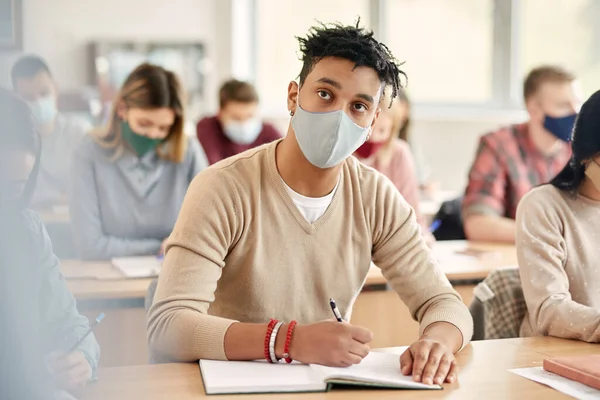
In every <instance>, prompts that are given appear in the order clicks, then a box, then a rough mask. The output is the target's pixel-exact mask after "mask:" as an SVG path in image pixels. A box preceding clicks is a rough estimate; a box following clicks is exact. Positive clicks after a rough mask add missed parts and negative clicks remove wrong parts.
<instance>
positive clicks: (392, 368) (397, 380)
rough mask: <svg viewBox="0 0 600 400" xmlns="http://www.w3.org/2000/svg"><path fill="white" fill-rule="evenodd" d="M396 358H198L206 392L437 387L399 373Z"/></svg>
mask: <svg viewBox="0 0 600 400" xmlns="http://www.w3.org/2000/svg"><path fill="white" fill-rule="evenodd" d="M399 360H400V357H399V356H398V355H396V354H390V353H375V352H371V353H369V355H368V356H367V357H365V358H364V359H363V361H362V362H361V363H360V364H358V365H354V366H351V367H348V368H332V367H324V366H322V365H312V364H311V365H304V364H299V363H292V364H290V365H287V364H283V363H282V364H270V363H267V362H266V361H213V360H200V372H201V373H202V380H203V381H204V389H205V391H206V394H233V393H238V394H241V393H284V392H326V391H329V390H330V389H331V388H332V387H333V386H335V385H343V386H346V385H351V386H362V387H376V388H386V389H441V388H442V387H441V386H439V385H425V384H422V383H417V382H414V381H413V380H412V377H410V376H404V375H402V373H401V372H400V361H399Z"/></svg>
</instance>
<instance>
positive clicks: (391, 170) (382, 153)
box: [354, 90, 435, 242]
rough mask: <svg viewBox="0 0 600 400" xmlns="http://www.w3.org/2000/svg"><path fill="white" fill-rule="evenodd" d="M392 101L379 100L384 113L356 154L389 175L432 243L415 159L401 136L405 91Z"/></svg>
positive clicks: (403, 120) (406, 108) (389, 98)
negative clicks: (420, 199)
mask: <svg viewBox="0 0 600 400" xmlns="http://www.w3.org/2000/svg"><path fill="white" fill-rule="evenodd" d="M399 93H401V94H400V96H399V97H398V98H396V99H394V100H393V102H392V99H391V97H390V96H389V94H388V95H387V96H385V97H384V98H383V99H382V100H381V103H380V106H381V113H379V118H378V119H377V121H376V122H375V124H374V125H373V130H372V133H371V136H369V139H368V140H367V141H366V142H365V143H364V144H363V145H362V146H360V147H359V148H358V150H356V152H355V153H354V155H355V156H356V157H357V158H358V159H359V160H360V161H362V162H363V163H364V164H366V165H368V166H370V167H372V168H374V169H376V170H377V171H379V172H381V173H382V174H384V175H385V176H387V177H388V178H389V179H390V180H391V181H392V183H393V184H394V186H396V188H397V189H398V191H399V192H400V194H402V196H403V197H404V199H405V200H406V201H407V202H408V204H409V205H410V206H411V207H412V208H413V209H414V210H415V213H416V216H417V220H418V221H419V223H420V225H421V227H422V229H423V233H424V234H425V236H426V238H427V239H428V241H429V242H433V241H435V239H434V237H433V235H432V234H431V233H430V232H429V227H428V226H427V222H426V221H425V220H424V218H423V217H422V216H421V215H420V213H419V198H420V195H419V182H418V177H417V172H416V168H415V160H414V157H413V154H412V151H411V149H410V146H409V144H408V143H407V142H406V141H405V140H402V139H400V138H399V135H400V132H402V133H403V135H404V136H405V137H406V132H405V131H404V128H405V127H406V122H407V118H408V111H409V110H408V105H407V102H405V101H403V99H406V95H405V94H404V91H403V90H400V91H399Z"/></svg>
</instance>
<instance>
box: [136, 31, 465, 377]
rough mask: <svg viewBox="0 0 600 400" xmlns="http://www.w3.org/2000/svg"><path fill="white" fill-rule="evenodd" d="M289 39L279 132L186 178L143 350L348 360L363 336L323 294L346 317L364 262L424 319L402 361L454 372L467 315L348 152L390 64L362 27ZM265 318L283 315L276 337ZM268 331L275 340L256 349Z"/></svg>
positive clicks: (384, 191) (416, 230) (438, 372)
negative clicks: (296, 51) (296, 71)
mask: <svg viewBox="0 0 600 400" xmlns="http://www.w3.org/2000/svg"><path fill="white" fill-rule="evenodd" d="M299 41H300V50H301V52H302V61H303V67H302V70H301V72H300V79H299V82H295V81H293V82H291V83H290V84H289V86H288V96H287V107H288V110H289V111H290V115H291V117H292V118H291V121H290V125H289V128H288V131H287V136H286V137H285V138H284V139H282V140H280V141H277V142H274V143H271V144H267V145H264V146H262V147H259V148H257V149H253V150H249V151H247V152H245V153H241V154H239V155H237V156H235V157H233V158H230V159H227V160H224V161H222V162H220V163H217V164H215V165H213V166H211V167H210V168H208V169H207V170H205V171H203V172H201V173H200V174H199V175H198V176H197V177H196V178H195V180H194V181H193V182H192V184H191V186H190V189H189V191H188V193H187V195H186V198H185V200H184V203H183V207H182V210H181V213H180V215H179V218H178V220H177V223H176V225H175V229H174V231H173V233H172V234H171V236H170V238H169V241H168V244H167V254H166V258H165V262H164V265H163V270H162V272H161V275H160V278H159V281H158V286H157V289H156V294H155V297H154V304H153V305H152V307H151V309H150V311H149V321H148V330H149V344H150V347H151V351H152V356H153V358H154V359H155V360H157V361H169V360H176V361H192V360H198V359H199V358H208V359H228V360H253V359H258V358H267V357H266V355H269V358H270V359H272V360H275V359H281V358H285V359H286V361H291V360H292V359H293V360H297V361H300V362H303V363H317V364H323V365H330V366H350V365H352V364H358V363H360V362H361V360H362V359H363V357H365V356H366V355H367V354H368V352H369V343H370V342H371V340H372V338H373V334H372V333H371V332H370V331H369V330H367V329H365V328H363V327H359V326H355V325H352V324H350V323H348V322H343V323H339V322H336V321H335V320H332V311H331V308H330V306H329V298H330V297H333V298H335V299H336V300H337V305H338V307H339V309H340V312H341V314H342V316H343V318H344V320H345V321H350V316H351V312H352V306H353V304H354V301H355V299H356V297H357V296H358V294H359V293H360V290H361V288H362V285H363V283H364V280H365V278H366V275H367V272H368V271H369V266H370V264H371V261H373V262H374V263H375V264H376V265H377V266H378V267H380V268H381V269H382V271H383V275H384V276H385V277H386V279H387V280H388V282H389V283H390V285H391V287H393V288H394V290H395V291H396V292H397V293H398V294H399V296H400V297H401V299H402V300H403V301H404V303H405V304H406V305H407V306H408V308H409V309H410V311H411V313H412V315H413V317H414V318H415V319H417V320H418V321H419V322H420V335H421V337H420V339H419V340H418V341H417V342H415V343H414V344H412V346H410V348H409V350H407V351H406V352H405V353H404V354H403V355H402V356H401V358H400V360H399V364H398V368H399V370H401V371H402V372H403V373H404V374H407V375H408V374H412V376H413V378H414V379H415V380H416V381H419V382H421V381H422V382H425V383H433V382H436V383H442V382H444V381H448V382H452V381H455V380H456V379H457V369H456V361H455V358H454V353H456V352H457V351H459V350H460V349H461V348H462V347H463V346H465V345H466V344H467V343H468V342H469V340H470V339H471V335H472V328H473V326H472V323H473V322H472V319H471V316H470V314H469V311H468V309H467V308H466V306H465V305H464V304H463V303H462V301H461V298H460V296H459V295H458V294H457V293H456V292H455V291H454V290H453V289H452V287H451V285H450V284H449V282H448V280H447V279H446V277H445V276H444V274H443V273H441V272H440V270H439V269H438V268H437V266H436V263H435V262H434V261H432V259H431V257H430V250H429V248H428V247H427V245H426V244H425V242H424V240H423V236H422V234H421V231H420V227H419V224H418V222H417V219H416V217H415V212H414V210H413V209H412V208H411V207H410V206H409V205H408V203H407V202H406V201H405V200H404V199H403V198H402V196H401V195H400V193H399V192H398V190H397V189H396V188H395V187H394V185H393V184H392V183H391V182H390V181H389V180H388V179H387V178H386V177H385V176H383V175H382V174H380V173H379V172H377V171H375V170H373V169H371V168H369V167H367V166H364V165H363V164H361V163H360V162H359V161H358V160H356V159H355V158H354V157H352V156H351V155H352V154H353V153H354V152H355V151H356V149H357V148H358V147H359V146H360V145H362V144H363V143H364V142H365V141H366V140H367V138H368V137H369V135H370V134H371V129H372V125H373V123H374V122H375V120H376V119H377V117H378V115H379V112H380V110H381V107H388V106H389V104H384V103H383V102H380V100H381V98H382V96H383V93H384V90H391V97H392V98H393V97H395V95H396V94H397V92H398V90H399V89H400V78H401V75H402V72H401V71H400V70H399V66H398V63H397V62H396V60H395V59H394V57H393V56H392V55H391V54H390V52H389V50H388V49H387V48H386V47H385V46H384V45H382V44H381V43H379V42H377V41H376V40H375V39H374V37H373V35H372V33H371V32H366V31H365V30H363V29H361V28H359V27H358V26H341V25H326V26H319V27H315V28H313V29H311V31H310V32H309V34H308V36H307V37H306V38H300V39H299ZM386 87H387V89H386ZM270 319H276V320H279V321H281V322H284V325H283V326H280V327H279V329H278V331H277V334H276V335H271V334H270V331H269V330H268V325H272V324H269V322H270ZM293 321H297V324H298V325H297V326H295V324H294V322H293ZM271 336H272V340H273V343H274V348H270V346H265V343H266V344H269V343H271V342H270V341H269V338H270V337H271Z"/></svg>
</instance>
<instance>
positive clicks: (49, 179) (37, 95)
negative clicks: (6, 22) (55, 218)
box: [11, 55, 92, 208]
mask: <svg viewBox="0 0 600 400" xmlns="http://www.w3.org/2000/svg"><path fill="white" fill-rule="evenodd" d="M11 75H12V84H13V88H14V91H15V93H17V95H18V96H19V97H21V98H22V99H23V100H25V101H26V102H27V104H29V107H30V108H31V111H32V113H33V116H34V118H35V121H36V126H37V129H38V131H39V132H40V134H41V137H42V155H41V160H40V173H39V176H38V184H37V189H36V191H35V194H34V198H33V206H34V207H36V208H46V207H51V206H52V205H56V204H66V203H67V195H68V187H69V172H70V163H71V154H72V153H73V149H74V148H75V146H76V144H77V143H78V142H79V140H80V139H81V137H83V136H84V135H85V133H86V132H88V131H89V130H90V129H91V128H92V127H91V125H90V123H89V122H88V121H86V120H84V119H83V118H79V117H73V116H66V115H63V114H61V113H60V112H59V111H58V107H57V99H58V90H57V87H56V82H55V81H54V79H53V78H52V74H51V73H50V69H49V68H48V65H46V63H45V62H44V60H42V59H41V58H40V57H38V56H34V55H28V56H24V57H22V58H21V59H19V60H18V61H17V62H16V63H15V64H14V65H13V67H12V71H11Z"/></svg>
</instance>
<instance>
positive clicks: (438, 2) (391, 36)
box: [384, 0, 568, 104]
mask: <svg viewBox="0 0 600 400" xmlns="http://www.w3.org/2000/svg"><path fill="white" fill-rule="evenodd" d="M567 1H568V0H567ZM493 11H494V1H493V0H452V1H448V0H391V1H388V2H387V10H386V12H385V14H386V21H385V26H386V27H387V29H386V32H385V39H384V41H385V43H386V44H387V45H388V47H389V48H390V50H391V51H392V53H393V54H394V56H396V58H397V59H398V60H400V61H404V62H405V64H404V66H403V70H404V71H405V72H406V74H407V75H408V87H407V90H408V92H409V93H410V95H411V98H412V100H414V101H416V102H420V103H425V102H427V103H438V104H439V103H457V102H458V103H485V102H490V101H491V100H492V95H493V94H492V91H493V90H492V89H493V87H492V73H493V68H492V63H493V45H494V43H493V34H494V25H493V24H494V18H493Z"/></svg>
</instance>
